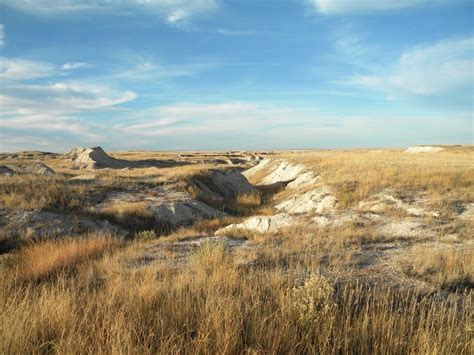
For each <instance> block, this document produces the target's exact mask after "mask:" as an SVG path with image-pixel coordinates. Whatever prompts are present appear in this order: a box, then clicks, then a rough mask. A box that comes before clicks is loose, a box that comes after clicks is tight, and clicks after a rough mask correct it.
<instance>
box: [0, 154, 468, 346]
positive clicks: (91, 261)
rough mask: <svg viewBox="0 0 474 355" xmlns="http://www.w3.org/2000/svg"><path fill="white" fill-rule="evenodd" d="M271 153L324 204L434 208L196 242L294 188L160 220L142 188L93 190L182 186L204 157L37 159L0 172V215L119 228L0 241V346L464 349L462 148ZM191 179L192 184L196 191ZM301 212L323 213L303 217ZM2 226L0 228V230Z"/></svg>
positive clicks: (149, 192) (271, 205) (266, 189)
mask: <svg viewBox="0 0 474 355" xmlns="http://www.w3.org/2000/svg"><path fill="white" fill-rule="evenodd" d="M130 155H131V156H133V157H140V158H142V157H145V153H143V152H140V153H133V154H132V153H130ZM117 156H122V157H128V155H127V154H126V153H122V154H118V155H117ZM281 156H284V157H285V158H286V159H289V160H291V161H293V162H294V163H298V164H304V165H305V166H307V167H309V168H310V169H313V171H314V173H315V175H320V176H322V179H323V181H324V183H325V184H327V185H328V186H329V187H330V189H331V191H332V193H334V194H335V195H336V197H337V199H338V204H337V209H338V212H337V213H339V212H347V211H348V210H349V209H350V208H353V207H355V206H357V205H358V204H359V202H360V201H365V200H367V199H369V198H370V197H371V196H373V195H374V194H377V193H379V192H381V191H387V189H389V191H390V194H393V196H394V197H395V198H397V199H399V200H400V201H404V202H406V203H407V204H410V202H411V201H412V200H415V199H423V201H426V205H427V206H429V208H427V210H428V211H430V210H429V209H433V211H436V212H439V216H435V215H433V214H426V215H422V216H419V217H416V223H419V224H420V225H421V226H422V227H420V228H422V229H423V230H427V231H428V232H429V233H426V234H423V235H422V236H421V235H420V236H418V235H417V234H409V233H408V232H410V230H409V228H407V231H408V232H407V233H408V234H407V233H405V231H404V230H402V232H401V233H399V234H397V235H387V234H384V233H381V232H380V229H378V227H379V225H378V223H382V222H385V220H389V221H390V222H394V223H395V222H397V223H398V222H399V221H405V220H408V221H411V218H414V217H413V216H410V215H409V213H408V212H407V211H406V209H403V208H399V207H397V205H396V204H394V205H393V206H389V207H388V208H387V209H385V210H383V212H377V213H371V214H369V217H370V218H372V217H373V218H374V219H370V218H369V217H367V218H366V219H354V220H352V219H349V220H348V221H346V222H344V223H340V224H328V225H324V224H321V225H316V224H311V223H305V220H304V219H303V220H300V222H299V223H298V224H293V225H291V226H288V227H284V228H280V229H279V230H278V231H276V232H265V233H257V232H255V231H242V232H239V233H235V232H234V231H229V233H227V234H225V235H222V236H219V237H214V238H210V239H206V238H207V237H210V236H214V232H215V231H216V230H218V229H219V228H222V227H225V226H227V225H229V224H233V223H240V222H242V221H244V220H245V218H246V217H248V216H253V215H273V214H275V213H276V212H277V209H276V208H275V203H276V202H278V201H281V200H282V199H283V198H289V197H291V196H292V195H291V194H292V193H294V192H292V191H287V190H284V187H282V186H280V185H278V184H276V185H273V184H272V185H269V186H259V187H258V192H252V193H248V194H238V195H236V197H235V199H227V200H223V201H221V202H220V204H218V205H216V206H217V208H218V209H219V211H221V210H223V211H224V212H226V214H223V213H222V214H219V215H218V216H217V217H216V218H213V219H200V220H197V221H195V222H194V223H192V224H186V225H183V226H174V227H173V228H169V229H164V228H162V227H163V226H161V225H160V224H158V223H157V221H156V219H155V216H154V214H153V213H152V210H151V209H150V208H149V205H150V204H149V201H150V200H149V199H146V203H145V202H144V201H138V202H134V201H137V200H136V199H131V200H126V199H124V200H123V201H119V202H116V201H115V200H113V199H112V200H107V202H106V203H104V202H103V201H104V198H105V193H104V192H107V191H113V192H119V193H120V194H122V193H125V194H126V193H128V192H130V191H131V192H139V193H142V194H144V195H143V196H146V197H153V198H155V197H156V196H157V193H158V192H157V191H161V190H160V189H166V188H168V187H170V186H172V187H173V188H175V190H174V191H179V192H184V191H187V192H188V193H189V192H190V191H189V190H186V188H189V186H190V184H189V181H190V179H192V178H193V177H195V176H201V175H202V174H204V172H205V171H206V169H207V168H208V167H207V166H204V165H196V166H192V165H191V166H183V167H179V168H164V169H157V168H146V169H131V170H123V171H122V170H117V171H114V170H104V171H98V172H96V174H95V175H96V181H93V182H90V183H87V184H86V183H71V182H70V181H69V180H68V179H67V178H66V177H65V175H61V172H63V173H67V174H77V171H73V170H68V166H67V164H66V163H64V162H62V161H60V160H54V161H51V162H49V163H48V165H50V166H53V167H54V168H55V170H56V171H59V172H60V173H58V176H55V177H54V178H43V177H42V178H33V177H31V176H30V177H28V176H17V177H13V178H9V179H2V180H1V181H0V189H1V193H0V201H1V203H2V207H3V209H2V212H4V213H5V215H6V216H7V217H8V213H9V211H12V210H13V211H14V210H15V209H18V208H27V209H38V210H46V211H49V210H53V211H60V212H61V213H63V214H69V215H73V216H76V217H77V218H82V217H83V216H86V217H88V218H92V219H94V218H100V219H107V220H108V221H109V222H108V223H112V224H115V225H119V226H120V227H121V228H123V229H124V230H125V231H127V232H128V235H129V236H130V237H131V238H130V240H127V241H122V240H121V239H119V238H117V236H108V235H107V236H106V235H103V234H100V233H89V234H87V235H69V236H62V237H63V238H62V239H60V240H51V239H45V238H33V239H34V242H32V241H31V240H29V238H27V235H26V234H25V235H23V234H21V233H16V234H18V238H19V239H18V240H19V241H21V242H18V243H16V242H15V243H13V240H12V239H8V238H7V239H5V245H7V244H8V245H7V246H8V248H5V249H4V251H8V254H4V255H2V258H1V259H0V309H1V310H2V311H1V312H0V317H1V323H0V324H2V327H1V328H0V353H76V352H81V353H98V354H101V353H115V352H119V353H132V352H133V353H166V354H168V353H177V352H180V353H223V354H234V353H252V354H256V353H314V354H316V353H318V354H340V353H344V354H347V353H364V354H365V353H396V354H402V353H403V354H405V353H408V354H413V353H426V354H428V353H430V354H431V353H433V354H469V353H470V352H471V347H472V285H473V277H474V273H473V268H472V265H473V264H474V260H473V255H474V253H473V251H472V247H470V241H471V240H472V235H473V234H472V221H471V219H470V218H469V216H468V217H465V216H464V217H462V218H461V217H460V215H461V213H465V212H466V211H467V207H466V206H468V204H469V203H472V202H473V201H474V196H473V193H472V190H473V187H474V181H473V176H474V170H473V168H472V166H473V165H472V164H471V162H472V151H471V150H469V149H468V150H462V149H454V150H452V151H450V150H449V149H446V150H445V151H443V152H440V153H437V154H436V155H434V154H426V155H419V156H418V155H417V156H414V155H410V156H406V155H403V154H402V153H401V152H398V151H384V152H378V151H359V152H358V151H333V152H306V153H298V154H297V153H291V154H290V153H283V154H281ZM163 157H166V158H169V155H163ZM128 158H129V157H128ZM50 163H51V164H50ZM178 188H179V189H178ZM305 189H310V187H307V188H306V187H305V188H302V189H301V190H299V191H300V192H302V193H305V192H306V190H305ZM282 190H283V191H282ZM308 191H309V190H308ZM199 192H202V191H195V194H194V195H193V194H192V193H191V194H190V196H191V197H196V198H201V197H202V196H200V195H199ZM153 198H152V199H151V200H153ZM231 200H232V201H231ZM232 203H233V205H232ZM278 213H281V212H280V211H278ZM349 216H350V215H349ZM7 217H5V218H7ZM313 217H318V218H321V219H322V220H324V218H326V217H327V215H326V214H325V213H324V212H321V213H313V214H310V215H307V220H308V221H309V220H310V218H313ZM20 222H21V219H20ZM414 225H416V224H414ZM408 226H410V224H408ZM8 233H9V232H8V231H7V230H6V228H3V227H2V233H1V234H0V237H3V235H4V234H5V235H7V234H8ZM56 237H57V236H56ZM450 238H451V239H450ZM133 240H136V241H139V242H134V241H133ZM206 240H210V242H206ZM15 241H16V240H15ZM2 243H3V240H2ZM226 243H227V244H226ZM232 243H234V245H239V247H232V245H233V244H232ZM10 244H11V246H10ZM163 246H165V247H163Z"/></svg>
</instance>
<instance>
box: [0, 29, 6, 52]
mask: <svg viewBox="0 0 474 355" xmlns="http://www.w3.org/2000/svg"><path fill="white" fill-rule="evenodd" d="M4 45H5V26H4V25H2V24H1V23H0V48H1V47H3V46H4Z"/></svg>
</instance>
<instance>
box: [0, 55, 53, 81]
mask: <svg viewBox="0 0 474 355" xmlns="http://www.w3.org/2000/svg"><path fill="white" fill-rule="evenodd" d="M54 73H55V67H54V65H52V64H50V63H45V62H38V61H32V60H26V59H21V58H5V57H0V79H3V80H29V79H38V78H45V77H48V76H52V75H54Z"/></svg>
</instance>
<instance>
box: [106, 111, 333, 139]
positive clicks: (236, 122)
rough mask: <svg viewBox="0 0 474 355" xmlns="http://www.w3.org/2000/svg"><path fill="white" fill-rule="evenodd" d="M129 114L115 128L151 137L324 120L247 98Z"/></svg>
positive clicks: (249, 130) (242, 132) (254, 129)
mask: <svg viewBox="0 0 474 355" xmlns="http://www.w3.org/2000/svg"><path fill="white" fill-rule="evenodd" d="M131 118H132V120H131V121H130V122H128V123H124V124H121V125H118V126H116V127H115V128H116V129H117V130H120V131H122V132H123V133H124V134H130V135H138V136H149V137H152V136H168V135H180V134H184V135H186V134H189V135H193V134H203V135H208V134H222V133H234V134H236V135H245V134H254V133H255V132H259V131H260V130H266V131H270V130H272V129H275V128H276V127H280V126H281V125H284V126H285V127H288V126H290V125H291V126H295V127H301V126H305V125H309V124H311V125H312V126H313V127H319V126H325V125H327V124H328V122H327V121H326V120H324V119H317V117H316V116H315V112H314V111H312V112H306V111H305V110H298V109H295V108H289V107H284V106H275V105H265V104H263V105H262V104H255V103H249V102H223V103H215V104H196V103H176V104H170V105H164V106H160V107H156V108H151V109H148V110H145V111H142V112H140V113H138V114H136V115H134V116H132V117H131Z"/></svg>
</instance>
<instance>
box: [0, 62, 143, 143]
mask: <svg viewBox="0 0 474 355" xmlns="http://www.w3.org/2000/svg"><path fill="white" fill-rule="evenodd" d="M79 67H84V63H79V62H71V63H66V64H64V65H63V66H57V65H54V64H51V63H47V62H39V61H32V60H26V59H21V58H0V68H1V69H0V79H1V80H2V90H1V93H0V118H1V124H0V127H1V128H2V129H16V130H22V129H23V130H32V129H35V130H39V131H65V132H71V133H76V134H81V135H84V136H91V135H93V134H94V133H93V132H94V131H93V130H91V129H90V124H87V123H84V122H81V121H80V120H79V119H77V117H76V116H77V115H80V114H82V113H84V112H91V111H100V110H105V109H108V108H111V107H113V106H116V105H120V104H123V103H126V102H129V101H132V100H134V99H135V98H136V96H137V95H136V93H135V92H133V91H129V90H117V89H114V88H113V87H111V86H106V85H97V84H94V83H89V82H87V81H84V80H82V81H58V80H57V77H58V76H59V75H60V73H61V71H62V70H73V69H77V68H79ZM42 78H48V80H52V81H53V82H49V83H46V84H44V83H41V81H40V83H38V82H34V81H33V82H34V84H32V81H31V80H35V79H42Z"/></svg>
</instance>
